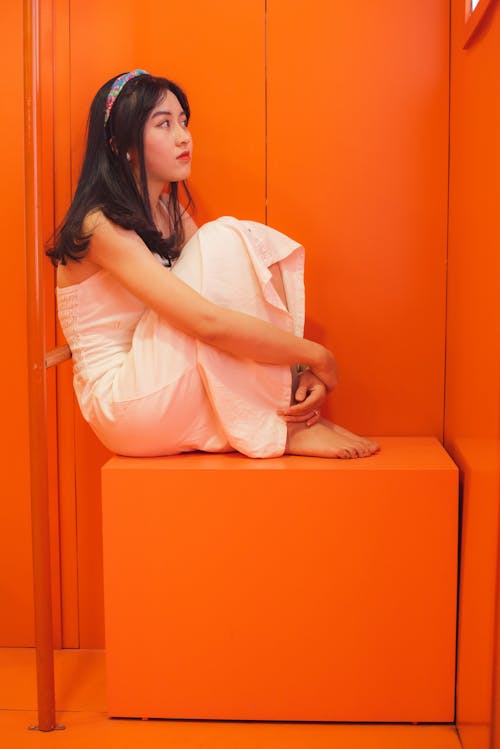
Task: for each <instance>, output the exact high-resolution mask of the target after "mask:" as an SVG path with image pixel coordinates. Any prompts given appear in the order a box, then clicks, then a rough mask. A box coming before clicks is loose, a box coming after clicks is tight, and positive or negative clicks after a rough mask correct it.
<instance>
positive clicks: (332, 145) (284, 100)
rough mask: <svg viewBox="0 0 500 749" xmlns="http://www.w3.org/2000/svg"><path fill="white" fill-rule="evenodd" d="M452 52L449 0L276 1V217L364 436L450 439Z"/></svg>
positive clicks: (271, 113)
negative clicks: (295, 243) (300, 250)
mask: <svg viewBox="0 0 500 749" xmlns="http://www.w3.org/2000/svg"><path fill="white" fill-rule="evenodd" d="M448 43H449V2H448V0H439V1H438V0H425V2H419V3H401V2H400V1H399V0H389V2H385V3H383V4H380V3H363V4H362V11H360V6H359V4H358V3H340V2H338V3H327V2H318V1H316V2H313V3H308V4H304V3H303V2H302V1H301V0H288V2H282V1H280V0H269V1H268V50H269V53H268V160H269V162H268V206H269V210H268V220H269V223H270V224H272V225H276V226H278V227H279V228H281V230H282V231H284V232H286V233H288V234H291V235H293V236H295V237H296V238H297V239H299V240H300V241H302V243H303V244H304V245H305V247H306V253H307V254H306V281H307V288H308V291H309V295H308V306H307V309H308V315H307V317H308V324H307V330H308V331H309V334H310V335H311V337H315V336H316V337H318V338H319V339H320V340H321V341H322V342H324V343H325V344H327V345H328V346H329V347H331V348H332V349H333V350H334V351H335V352H336V354H337V358H338V362H339V370H340V383H339V386H338V388H337V396H336V397H335V398H334V400H333V402H332V407H331V411H330V413H331V415H332V416H334V417H335V420H338V421H339V423H341V424H345V425H346V426H348V427H349V428H351V429H353V430H354V431H360V432H362V433H371V434H401V435H404V434H434V435H436V436H441V435H442V419H443V403H442V394H443V386H444V385H443V376H444V373H443V362H444V321H445V269H446V212H447V181H448Z"/></svg>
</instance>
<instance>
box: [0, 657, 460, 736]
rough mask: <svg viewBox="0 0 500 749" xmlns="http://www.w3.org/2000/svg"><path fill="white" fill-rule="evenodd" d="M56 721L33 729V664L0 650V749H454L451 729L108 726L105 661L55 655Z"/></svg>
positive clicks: (313, 725)
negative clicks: (43, 729)
mask: <svg viewBox="0 0 500 749" xmlns="http://www.w3.org/2000/svg"><path fill="white" fill-rule="evenodd" d="M55 672H56V690H57V695H56V700H57V703H56V704H57V707H58V713H57V719H58V721H59V722H61V723H63V724H64V725H65V726H66V728H65V730H64V731H57V732H53V733H45V734H41V733H39V732H33V731H29V730H28V726H29V725H30V724H32V723H33V722H35V723H36V693H35V658H34V651H33V650H32V649H29V648H0V737H1V740H2V746H5V747H9V749H11V748H12V749H24V747H37V746H42V745H43V746H44V747H47V746H49V745H50V746H64V747H86V748H89V749H100V747H103V748H104V747H106V749H114V748H115V747H116V748H117V749H118V748H119V749H127V748H128V747H134V748H135V747H138V746H140V747H141V749H142V748H145V749H147V748H148V747H151V748H153V747H161V749H195V748H196V749H198V748H199V749H201V747H203V749H250V748H253V747H255V749H277V748H279V747H282V748H283V749H284V748H285V747H286V748H287V749H460V747H461V743H460V740H459V738H458V735H457V733H456V730H455V727H454V726H453V725H420V726H413V725H399V724H391V725H387V724H381V725H371V724H360V725H353V724H326V723H242V722H215V721H163V720H151V721H140V720H110V719H108V718H107V717H106V712H105V698H104V679H105V675H104V653H103V652H102V651H88V650H87V651H82V650H63V651H58V652H56V654H55Z"/></svg>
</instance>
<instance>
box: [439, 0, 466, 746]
mask: <svg viewBox="0 0 500 749" xmlns="http://www.w3.org/2000/svg"><path fill="white" fill-rule="evenodd" d="M448 8H449V29H448V185H447V198H446V203H447V210H446V247H445V269H446V272H445V299H444V302H445V309H444V362H443V368H444V373H443V374H444V376H443V431H442V437H443V445H444V442H445V434H446V381H447V357H448V348H447V347H448V301H449V300H448V281H449V254H450V213H451V208H450V205H451V66H452V49H453V36H452V31H453V18H452V0H449V5H448ZM457 501H458V508H457V511H458V519H457V522H458V537H457V584H456V607H455V611H456V615H455V674H454V700H453V722H454V724H455V730H456V733H457V736H458V739H459V741H460V744H462V740H461V737H460V733H459V731H458V727H457V725H456V723H457V691H458V635H459V629H458V625H459V616H460V610H459V604H460V558H461V546H462V504H461V489H460V481H459V487H458V497H457Z"/></svg>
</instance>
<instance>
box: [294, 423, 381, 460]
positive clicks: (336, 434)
mask: <svg viewBox="0 0 500 749" xmlns="http://www.w3.org/2000/svg"><path fill="white" fill-rule="evenodd" d="M379 450H380V447H379V445H377V443H376V442H373V441H372V440H368V439H366V438H365V437H358V436H357V435H356V434H353V433H352V432H348V431H347V429H343V428H342V427H339V426H337V424H332V423H331V422H329V421H327V420H326V419H321V420H320V421H318V423H317V424H313V426H311V427H306V426H305V424H304V423H303V422H300V423H292V422H289V423H288V439H287V445H286V448H285V453H286V454H287V455H310V456H314V455H315V456H316V457H319V458H367V457H368V456H369V455H374V454H375V453H376V452H378V451H379Z"/></svg>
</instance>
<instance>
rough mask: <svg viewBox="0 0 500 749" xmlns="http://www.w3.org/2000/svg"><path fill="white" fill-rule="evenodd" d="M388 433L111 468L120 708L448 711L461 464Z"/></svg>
mask: <svg viewBox="0 0 500 749" xmlns="http://www.w3.org/2000/svg"><path fill="white" fill-rule="evenodd" d="M380 443H381V445H382V451H381V453H380V454H378V455H376V456H374V457H371V458H367V459H361V460H352V461H340V460H339V461H337V460H326V459H321V458H300V457H293V456H287V457H283V458H278V459H270V460H252V459H249V458H245V457H242V456H240V455H237V454H229V455H207V454H201V453H196V454H186V455H181V456H176V457H167V458H149V459H148V458H144V459H143V458H140V459H138V458H124V457H113V458H112V459H111V460H110V461H109V462H108V463H107V464H106V465H105V466H104V467H103V470H102V486H103V534H104V590H105V625H106V658H107V688H108V712H109V714H110V715H111V716H123V717H148V718H179V719H182V718H192V719H197V718H198V719H217V720H224V719H231V720H234V719H235V720H266V721H267V720H285V721H292V720H302V721H355V722H363V721H370V722H372V721H397V722H400V721H401V722H404V721H412V722H417V721H429V722H441V721H443V722H446V721H453V719H454V679H455V637H456V603H457V598H456V593H457V543H458V471H457V468H456V466H455V465H454V463H453V462H452V461H451V459H450V458H449V456H448V455H447V453H446V452H445V451H444V449H443V448H442V447H441V445H440V444H439V442H438V441H437V440H435V439H433V438H425V437H418V438H382V439H380Z"/></svg>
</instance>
